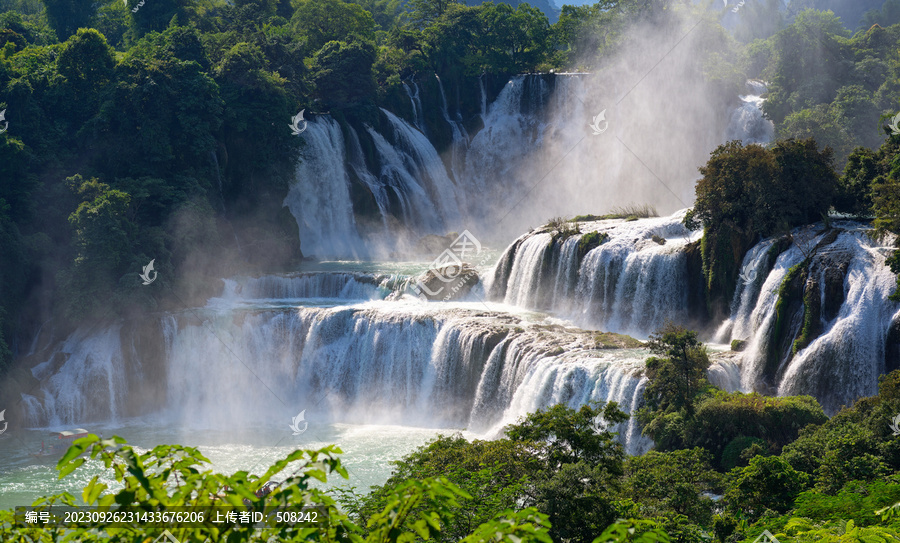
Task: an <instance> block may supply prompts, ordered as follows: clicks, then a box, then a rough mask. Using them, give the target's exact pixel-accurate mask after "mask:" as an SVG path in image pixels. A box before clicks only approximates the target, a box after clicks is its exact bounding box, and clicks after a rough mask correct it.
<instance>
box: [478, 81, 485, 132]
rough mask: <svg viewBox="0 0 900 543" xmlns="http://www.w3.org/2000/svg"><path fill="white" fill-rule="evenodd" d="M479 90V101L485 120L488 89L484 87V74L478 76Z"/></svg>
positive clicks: (482, 117)
mask: <svg viewBox="0 0 900 543" xmlns="http://www.w3.org/2000/svg"><path fill="white" fill-rule="evenodd" d="M478 92H479V96H480V97H481V100H480V101H479V103H480V104H481V120H482V121H484V119H485V117H486V116H487V91H486V90H485V88H484V74H481V75H480V76H478Z"/></svg>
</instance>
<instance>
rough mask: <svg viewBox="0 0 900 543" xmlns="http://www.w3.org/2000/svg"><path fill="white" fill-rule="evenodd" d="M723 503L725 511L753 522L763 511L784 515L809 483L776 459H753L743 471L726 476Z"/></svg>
mask: <svg viewBox="0 0 900 543" xmlns="http://www.w3.org/2000/svg"><path fill="white" fill-rule="evenodd" d="M728 477H729V481H728V489H727V490H726V491H725V497H724V500H725V504H726V508H727V509H728V510H729V511H733V512H741V513H743V514H745V515H746V516H747V517H749V518H751V519H757V518H759V517H760V516H762V514H763V513H764V512H765V511H766V510H772V511H775V512H777V513H785V512H787V511H788V510H790V509H791V508H792V507H793V505H794V500H795V499H796V498H797V496H798V495H799V494H800V492H802V491H803V490H804V489H805V488H806V487H807V485H808V484H809V476H808V475H806V474H805V473H802V472H798V471H797V470H795V469H794V468H793V467H791V465H790V464H788V463H787V462H786V461H785V460H783V459H782V458H780V457H778V456H757V457H756V458H754V459H752V460H751V461H750V465H749V466H747V467H746V468H735V469H734V470H732V471H731V472H730V473H729V476H728Z"/></svg>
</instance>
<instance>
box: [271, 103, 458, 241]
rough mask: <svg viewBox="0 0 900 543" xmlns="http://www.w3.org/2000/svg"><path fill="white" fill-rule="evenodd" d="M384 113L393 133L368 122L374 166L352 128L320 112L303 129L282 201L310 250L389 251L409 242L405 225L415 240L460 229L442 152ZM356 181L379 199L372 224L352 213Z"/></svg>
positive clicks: (400, 120)
mask: <svg viewBox="0 0 900 543" xmlns="http://www.w3.org/2000/svg"><path fill="white" fill-rule="evenodd" d="M381 112H382V114H383V115H384V116H385V117H386V119H387V125H388V126H389V127H390V133H389V134H382V133H379V132H378V131H376V130H375V129H374V128H372V127H369V126H366V127H365V130H366V132H367V134H368V135H369V136H370V137H371V140H372V142H373V144H374V146H375V152H376V157H375V158H376V160H377V164H378V165H377V166H376V169H375V170H374V171H373V170H372V169H370V167H369V166H367V164H366V161H365V156H364V154H363V151H362V146H361V144H360V141H359V135H358V134H357V133H356V131H355V130H354V128H353V127H351V126H349V125H348V126H347V127H345V130H342V128H341V125H340V124H338V123H337V121H335V120H334V119H331V118H330V117H329V116H327V115H319V116H317V118H316V121H315V122H310V123H309V127H308V129H307V130H306V131H305V132H303V135H302V136H301V137H303V139H304V143H305V146H304V148H303V151H302V154H301V160H300V162H299V163H298V165H297V171H296V175H295V181H294V182H293V183H292V184H291V187H290V189H289V191H288V195H287V197H286V198H285V200H284V205H285V206H287V207H288V208H289V209H290V211H291V213H292V214H293V215H294V217H295V218H296V220H297V225H298V226H299V229H300V240H301V244H302V247H303V251H304V253H305V254H308V255H310V254H311V255H315V256H317V257H326V256H335V257H354V258H359V257H373V256H378V255H380V256H385V255H387V254H389V253H390V252H391V251H393V250H395V249H396V248H397V246H398V245H400V244H403V243H408V241H409V240H407V239H405V236H404V229H406V231H407V232H408V233H409V235H411V236H413V237H415V238H418V237H421V236H423V235H426V234H444V233H446V232H447V231H451V230H453V229H458V227H459V222H460V211H459V200H460V198H461V197H460V196H459V195H458V194H457V188H456V185H455V184H454V183H453V181H452V180H451V179H450V177H449V175H448V174H447V170H446V169H445V168H444V165H443V162H441V159H440V157H439V156H438V154H437V151H436V150H435V149H434V147H433V146H432V145H431V143H430V142H429V141H428V139H427V138H426V137H425V136H424V135H423V134H422V133H421V132H419V131H418V130H416V129H415V128H413V127H411V126H410V125H409V124H407V123H406V122H405V121H403V120H402V119H400V118H399V117H397V116H396V115H394V114H393V113H391V112H389V111H387V110H384V109H382V110H381ZM345 131H346V137H345V133H344V132H345ZM351 174H352V175H351ZM353 180H356V181H357V182H358V185H357V187H358V188H359V187H364V189H363V190H364V191H365V193H367V194H369V195H371V197H372V199H373V200H374V203H375V206H376V207H377V213H378V217H377V219H375V220H376V221H377V223H376V224H375V225H373V224H372V223H373V221H372V220H366V221H363V219H362V218H360V217H357V215H356V214H355V213H354V204H353V196H352V194H351V190H352V186H353ZM372 211H375V210H374V209H373V210H372ZM373 226H374V228H373Z"/></svg>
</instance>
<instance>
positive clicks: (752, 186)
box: [684, 139, 839, 315]
mask: <svg viewBox="0 0 900 543" xmlns="http://www.w3.org/2000/svg"><path fill="white" fill-rule="evenodd" d="M700 173H701V174H702V175H703V177H702V178H701V179H700V180H699V181H698V182H697V187H696V194H697V200H696V202H695V204H694V207H693V209H691V210H690V211H689V212H688V213H687V215H686V216H685V219H684V222H685V224H686V225H687V226H688V227H689V228H699V227H700V225H701V224H702V225H703V226H704V228H705V229H704V234H703V242H702V245H701V250H702V256H703V273H704V278H705V285H706V290H707V294H708V300H709V304H710V310H711V311H710V312H711V313H712V314H713V315H717V314H723V313H725V312H726V311H727V310H728V303H730V301H731V295H732V293H733V292H734V289H735V287H736V285H737V279H738V274H739V273H740V269H739V267H740V263H741V261H742V260H743V258H744V254H745V253H746V252H747V250H748V249H749V248H750V247H751V246H752V245H753V244H755V243H756V241H758V239H759V238H760V236H765V237H768V236H774V235H778V234H786V233H789V232H790V230H791V229H792V228H794V227H796V226H800V225H803V224H809V223H812V222H816V221H818V220H820V219H821V218H823V217H826V216H827V214H828V212H829V209H830V208H831V205H832V202H833V199H834V195H835V192H836V191H837V190H838V180H839V178H838V175H837V174H836V173H835V171H834V165H833V154H832V151H831V149H830V148H827V147H826V148H825V149H824V150H822V151H820V150H819V149H818V147H817V145H816V142H815V140H813V139H807V140H802V141H797V140H793V139H789V140H781V141H778V142H776V143H775V144H774V145H773V146H772V148H771V149H766V148H763V147H762V146H759V145H747V146H744V145H743V144H742V143H741V142H739V141H731V142H728V143H725V144H723V145H720V146H719V147H718V148H717V149H716V150H715V151H713V152H712V154H711V155H710V159H709V162H707V163H706V165H705V166H703V167H701V168H700Z"/></svg>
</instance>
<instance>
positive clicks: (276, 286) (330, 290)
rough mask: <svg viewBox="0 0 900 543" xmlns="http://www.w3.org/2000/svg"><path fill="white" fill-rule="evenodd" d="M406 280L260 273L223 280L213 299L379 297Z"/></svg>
mask: <svg viewBox="0 0 900 543" xmlns="http://www.w3.org/2000/svg"><path fill="white" fill-rule="evenodd" d="M405 280H406V278H405V277H401V276H396V275H384V274H372V273H343V272H315V273H299V274H290V275H264V276H262V277H246V278H241V279H225V280H224V284H225V286H224V288H223V290H222V293H221V294H220V296H219V298H217V299H216V300H217V301H221V302H226V303H231V302H234V301H237V300H269V299H274V300H298V299H301V298H312V299H320V298H334V299H339V300H376V299H383V298H385V297H386V296H387V295H389V294H391V293H392V292H394V291H395V290H396V287H398V286H399V285H401V284H402V283H403V282H404V281H405Z"/></svg>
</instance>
